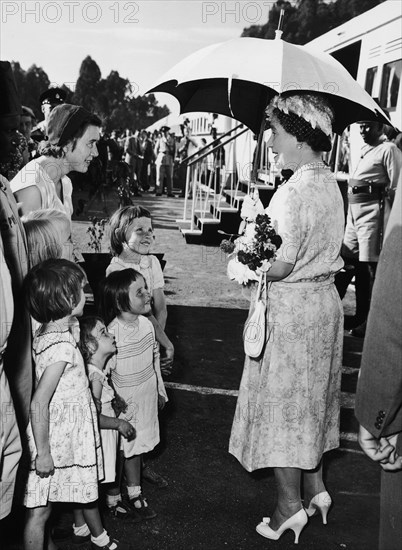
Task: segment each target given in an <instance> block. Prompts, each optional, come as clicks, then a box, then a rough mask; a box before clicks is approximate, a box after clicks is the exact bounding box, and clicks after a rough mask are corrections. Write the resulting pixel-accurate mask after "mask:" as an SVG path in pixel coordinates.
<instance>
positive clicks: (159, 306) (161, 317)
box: [152, 288, 167, 330]
mask: <svg viewBox="0 0 402 550" xmlns="http://www.w3.org/2000/svg"><path fill="white" fill-rule="evenodd" d="M152 298H153V308H152V309H153V312H154V316H155V319H156V320H157V321H158V323H159V325H160V327H161V328H162V330H165V327H166V319H167V307H166V297H165V293H164V292H163V288H156V289H155V290H154V291H153V293H152Z"/></svg>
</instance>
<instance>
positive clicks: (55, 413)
mask: <svg viewBox="0 0 402 550" xmlns="http://www.w3.org/2000/svg"><path fill="white" fill-rule="evenodd" d="M39 331H40V329H39ZM33 354H34V359H35V364H36V367H35V370H36V380H37V384H38V382H39V380H40V379H41V377H42V375H43V373H44V372H45V369H46V368H51V366H52V365H53V364H54V363H57V362H59V361H65V362H66V363H67V365H66V367H65V369H64V371H63V374H62V375H61V377H60V380H59V382H58V385H57V387H56V390H55V392H54V394H53V397H52V399H51V401H50V404H49V444H50V453H51V455H52V458H53V462H54V474H53V475H52V476H49V477H44V478H40V477H39V476H38V475H37V474H36V471H35V458H36V446H35V440H34V437H33V432H32V427H31V422H34V421H35V411H33V412H31V421H30V423H29V425H28V428H27V436H28V445H29V451H30V456H31V465H30V470H29V475H28V482H27V486H26V490H25V498H24V504H25V506H26V507H27V508H36V507H38V506H46V504H47V503H48V502H77V503H88V502H93V501H95V500H96V499H97V498H98V480H100V479H102V478H103V459H102V449H101V443H100V437H99V431H98V419H97V412H96V408H95V404H94V402H93V399H92V394H91V392H90V389H89V384H88V378H87V376H86V372H85V367H84V360H83V358H82V356H81V353H80V351H79V349H78V347H77V344H76V342H75V340H74V338H73V336H72V334H71V333H70V332H69V331H68V330H60V331H57V330H55V331H54V332H45V333H40V332H38V334H37V335H36V337H35V339H34V343H33ZM38 414H40V411H38Z"/></svg>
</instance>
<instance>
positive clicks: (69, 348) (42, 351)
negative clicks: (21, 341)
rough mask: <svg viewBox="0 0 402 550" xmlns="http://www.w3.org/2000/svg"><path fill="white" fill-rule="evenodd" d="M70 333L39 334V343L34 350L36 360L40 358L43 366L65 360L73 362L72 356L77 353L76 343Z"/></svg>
mask: <svg viewBox="0 0 402 550" xmlns="http://www.w3.org/2000/svg"><path fill="white" fill-rule="evenodd" d="M69 336H71V335H64V334H63V333H54V334H53V333H51V334H46V335H44V336H41V337H40V338H41V345H40V346H38V349H37V351H36V358H35V359H36V361H38V360H39V359H40V361H41V363H42V364H43V365H44V367H45V368H46V367H48V366H49V365H53V364H54V363H58V362H59V361H65V362H66V363H69V364H70V365H71V364H74V357H75V355H76V353H77V349H76V345H75V343H74V342H73V338H72V336H71V339H70V337H69Z"/></svg>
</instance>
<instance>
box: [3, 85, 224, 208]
mask: <svg viewBox="0 0 402 550" xmlns="http://www.w3.org/2000/svg"><path fill="white" fill-rule="evenodd" d="M66 98H67V93H66V91H65V90H64V89H63V88H57V87H51V88H49V89H48V90H45V91H44V92H43V93H42V94H41V95H40V97H39V103H40V105H41V112H42V114H43V117H44V118H43V120H42V121H40V122H39V123H38V122H37V120H36V117H35V114H34V112H33V111H32V109H30V108H29V107H26V106H22V107H21V121H20V127H19V130H20V136H19V140H20V141H19V143H18V148H17V149H18V153H17V155H18V156H17V157H16V158H14V159H13V162H10V166H9V167H8V169H6V170H4V169H3V173H5V175H6V176H7V178H8V179H9V180H11V179H12V178H13V177H14V176H15V175H16V173H17V172H18V171H19V170H20V169H21V168H22V166H25V165H27V164H28V163H29V162H30V161H32V160H33V159H34V158H36V157H37V156H39V154H40V153H39V150H40V149H41V144H43V141H44V140H45V139H46V131H47V130H46V128H47V124H48V121H49V117H50V114H51V112H52V110H53V109H54V108H55V107H57V106H58V105H62V104H64V103H65V102H66ZM213 130H215V134H214V132H213ZM191 134H192V132H191V127H190V121H189V119H185V120H184V121H183V124H181V125H180V135H176V134H175V132H172V131H171V129H170V128H169V127H168V126H161V128H160V129H158V130H154V131H153V132H150V131H147V130H145V129H138V130H134V131H132V130H131V129H129V128H127V129H125V130H122V129H114V130H111V131H107V130H106V129H105V128H104V127H103V126H100V136H99V140H98V142H97V148H98V156H97V157H96V158H95V159H94V160H93V162H92V163H91V165H90V167H89V170H88V172H87V173H86V174H85V175H82V173H81V174H79V173H78V174H73V175H72V176H71V180H72V183H73V185H77V187H79V188H80V189H83V188H84V187H87V189H88V193H89V199H90V198H91V197H92V196H93V195H94V194H95V193H96V191H97V190H98V189H99V187H100V186H107V187H109V188H112V187H115V188H117V187H118V186H119V184H121V182H122V181H124V182H125V185H126V190H125V196H123V197H122V199H123V200H122V202H127V203H130V202H132V200H133V199H134V197H138V196H141V194H142V193H143V192H154V193H155V195H156V196H161V195H162V194H163V193H164V192H166V194H167V196H169V197H173V196H174V194H173V187H174V188H175V189H177V190H178V191H179V196H181V197H183V196H184V194H185V185H186V164H185V162H183V161H184V160H185V159H186V158H187V157H188V156H189V155H190V154H192V153H193V152H194V151H195V150H197V149H199V148H200V147H203V146H204V145H205V143H206V141H205V140H204V142H205V143H204V142H202V143H201V144H200V145H199V144H198V142H197V140H196V139H194V138H193V137H192V135H191ZM211 136H212V140H214V139H216V129H214V128H211ZM222 151H223V148H222ZM222 154H223V153H222ZM208 162H209V164H211V161H208ZM209 164H208V170H209ZM206 170H207V167H206V168H205V174H206ZM205 174H203V177H204V178H205ZM121 194H124V190H123V189H122V190H121ZM78 213H80V209H79V212H78Z"/></svg>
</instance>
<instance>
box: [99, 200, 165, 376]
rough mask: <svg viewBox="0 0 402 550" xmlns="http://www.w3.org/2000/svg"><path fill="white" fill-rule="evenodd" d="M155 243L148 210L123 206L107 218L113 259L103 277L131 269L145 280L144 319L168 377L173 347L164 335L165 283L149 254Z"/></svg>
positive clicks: (158, 264)
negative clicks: (161, 351)
mask: <svg viewBox="0 0 402 550" xmlns="http://www.w3.org/2000/svg"><path fill="white" fill-rule="evenodd" d="M153 242H154V230H153V227H152V219H151V214H150V212H149V210H147V209H146V208H143V207H142V206H125V207H123V208H120V209H119V210H117V211H116V212H115V213H114V214H113V216H112V217H111V219H110V247H111V250H112V253H113V254H114V257H113V258H112V261H111V262H110V264H109V266H108V268H107V270H106V275H109V274H110V273H112V272H113V271H121V270H122V269H128V268H133V269H135V270H136V271H139V272H140V273H141V275H142V276H143V277H144V279H145V281H146V284H147V288H148V291H149V293H150V295H151V298H152V302H151V309H150V311H149V313H148V314H147V317H148V318H149V320H150V321H151V323H152V324H153V326H154V329H155V335H156V339H157V341H158V342H159V343H160V345H161V346H162V347H163V348H165V353H166V356H165V357H164V358H163V359H161V368H162V371H163V372H164V374H169V373H170V370H171V366H172V362H173V354H174V348H173V344H172V342H171V341H170V340H169V339H168V337H167V336H166V334H165V326H166V319H167V307H166V298H165V294H164V291H163V288H164V285H165V283H164V280H163V273H162V269H161V267H160V263H159V260H158V258H157V257H156V256H153V255H152V254H149V250H150V248H151V245H152V244H153Z"/></svg>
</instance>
